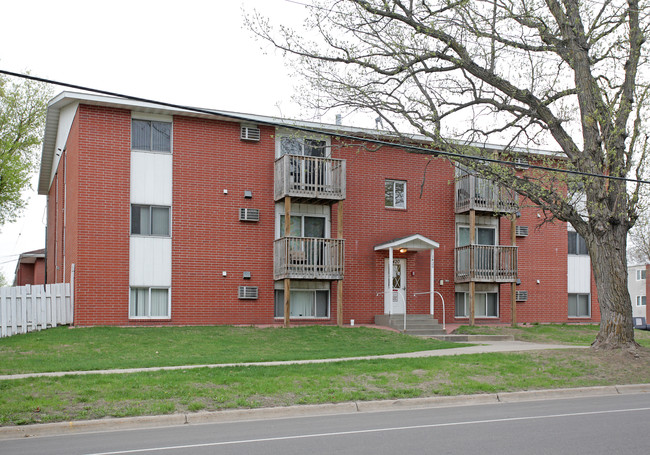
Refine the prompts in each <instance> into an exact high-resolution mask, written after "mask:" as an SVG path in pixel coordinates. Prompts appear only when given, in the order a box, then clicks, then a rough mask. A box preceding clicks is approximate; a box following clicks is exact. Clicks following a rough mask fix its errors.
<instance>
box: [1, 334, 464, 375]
mask: <svg viewBox="0 0 650 455" xmlns="http://www.w3.org/2000/svg"><path fill="white" fill-rule="evenodd" d="M458 346H459V345H458V344H456V343H448V342H441V341H437V340H430V339H421V338H415V337H411V336H406V335H401V334H399V333H396V332H392V331H387V330H379V329H373V328H366V327H354V328H338V327H331V326H306V327H294V328H291V329H281V328H265V329H260V328H254V327H230V326H217V327H214V326H211V327H137V328H120V327H92V328H74V329H70V328H67V327H58V328H55V329H48V330H44V331H41V332H32V333H28V334H25V335H16V336H13V337H8V338H2V339H0V374H15V373H29V372H45V371H75V370H98V369H113V368H143V367H155V366H174V365H203V364H216V363H234V362H261V361H272V360H303V359H323V358H336V357H356V356H364V355H378V354H393V353H400V352H414V351H425V350H430V349H445V348H450V347H454V348H455V347H458Z"/></svg>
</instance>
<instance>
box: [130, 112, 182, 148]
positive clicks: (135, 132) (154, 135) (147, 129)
mask: <svg viewBox="0 0 650 455" xmlns="http://www.w3.org/2000/svg"><path fill="white" fill-rule="evenodd" d="M171 138H172V124H171V123H169V122H155V121H152V120H139V119H132V120H131V148H132V149H133V150H144V151H148V152H165V153H170V152H171V151H172V141H171Z"/></svg>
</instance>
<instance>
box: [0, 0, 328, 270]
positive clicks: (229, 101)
mask: <svg viewBox="0 0 650 455" xmlns="http://www.w3.org/2000/svg"><path fill="white" fill-rule="evenodd" d="M242 8H243V9H245V10H246V11H252V10H253V9H257V10H258V11H260V12H262V13H264V14H265V15H266V16H268V17H269V18H270V19H271V21H272V22H273V23H275V24H280V23H282V24H286V25H290V26H293V27H300V26H301V24H302V21H303V18H304V15H305V8H304V6H302V5H301V4H300V1H291V0H228V1H224V0H220V1H208V0H205V1H200V0H184V1H182V2H178V1H173V2H172V1H167V0H155V1H148V0H147V1H142V0H128V1H125V0H112V1H111V2H93V1H87V0H86V1H81V0H78V1H72V0H69V1H68V0H49V1H48V0H43V1H32V0H20V1H7V2H3V5H2V14H3V21H2V27H0V43H2V44H0V68H2V69H4V70H8V71H15V72H23V71H24V70H29V71H30V72H31V73H32V74H33V75H36V76H40V77H44V78H49V79H53V80H59V81H62V82H68V83H73V84H78V85H82V86H88V87H92V88H99V89H103V90H108V91H113V92H118V93H124V94H128V95H135V96H140V97H144V98H151V99H155V100H160V101H167V102H171V103H177V104H186V105H192V106H199V107H206V108H214V109H223V110H231V111H238V112H247V113H255V114H264V115H273V116H281V117H293V118H296V117H299V116H300V115H301V114H300V111H299V109H298V107H297V106H296V105H295V104H294V103H293V102H292V101H291V95H292V94H293V93H294V89H293V87H294V84H295V83H296V81H295V80H294V79H292V78H291V77H290V74H289V73H290V71H289V70H288V69H287V68H286V67H285V65H284V62H283V59H282V57H281V55H280V54H279V53H277V52H275V51H274V50H273V49H270V48H269V47H268V45H264V44H263V43H261V42H259V41H256V40H255V39H254V37H253V36H252V34H251V33H250V32H249V31H248V30H246V29H245V28H244V27H243V13H242ZM261 48H264V49H261ZM54 90H55V93H58V92H60V91H61V90H62V88H61V87H54ZM322 120H323V121H324V122H328V123H334V119H333V118H332V119H325V118H323V119H322ZM35 187H36V186H35V184H34V189H33V190H32V191H30V192H29V199H30V202H29V208H28V210H27V211H26V212H25V216H24V217H22V218H21V219H19V220H18V221H17V222H15V223H12V224H7V225H4V226H0V272H2V273H3V274H4V275H5V277H6V278H7V279H8V280H9V282H12V281H13V279H14V271H15V267H16V259H17V257H18V255H19V254H20V253H21V252H25V251H30V250H34V249H38V248H43V247H44V246H45V216H44V213H45V196H38V195H37V193H36V189H35Z"/></svg>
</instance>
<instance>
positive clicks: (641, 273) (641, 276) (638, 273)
mask: <svg viewBox="0 0 650 455" xmlns="http://www.w3.org/2000/svg"><path fill="white" fill-rule="evenodd" d="M636 280H637V281H641V280H645V269H639V270H637V271H636Z"/></svg>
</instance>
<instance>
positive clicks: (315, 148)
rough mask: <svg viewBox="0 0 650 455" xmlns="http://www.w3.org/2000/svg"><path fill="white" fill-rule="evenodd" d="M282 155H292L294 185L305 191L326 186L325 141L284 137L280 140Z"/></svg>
mask: <svg viewBox="0 0 650 455" xmlns="http://www.w3.org/2000/svg"><path fill="white" fill-rule="evenodd" d="M280 153H281V154H282V155H292V158H291V164H290V166H291V179H292V184H293V185H294V186H297V187H299V188H301V189H303V190H308V191H314V190H321V189H322V187H323V186H324V185H325V183H326V182H325V175H326V173H325V162H324V161H323V160H320V159H319V158H325V157H326V153H327V143H326V142H325V141H324V140H316V139H307V138H303V137H289V136H283V137H281V138H280Z"/></svg>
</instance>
